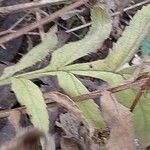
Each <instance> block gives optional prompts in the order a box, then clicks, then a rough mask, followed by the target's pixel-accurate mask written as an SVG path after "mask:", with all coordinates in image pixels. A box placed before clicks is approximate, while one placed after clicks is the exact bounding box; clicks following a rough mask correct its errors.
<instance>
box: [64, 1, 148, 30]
mask: <svg viewBox="0 0 150 150" xmlns="http://www.w3.org/2000/svg"><path fill="white" fill-rule="evenodd" d="M148 3H150V0H145V1H143V2H140V3H137V4H135V5H132V6H130V7H127V8H124V9H123V12H126V11H128V10H131V9H134V8H136V7H139V6H142V5H145V4H148ZM121 13H122V12H120V11H118V12H115V13H113V14H112V15H111V16H112V17H113V16H116V15H119V14H121ZM90 25H91V22H89V23H86V24H84V25H81V26H78V27H75V28H72V29H70V30H67V31H66V32H67V33H69V32H73V31H77V30H80V29H83V28H85V27H88V26H90Z"/></svg>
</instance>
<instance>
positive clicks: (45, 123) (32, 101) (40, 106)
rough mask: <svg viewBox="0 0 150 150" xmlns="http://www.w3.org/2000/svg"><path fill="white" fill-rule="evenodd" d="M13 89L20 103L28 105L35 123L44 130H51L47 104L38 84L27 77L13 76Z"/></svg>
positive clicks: (32, 120)
mask: <svg viewBox="0 0 150 150" xmlns="http://www.w3.org/2000/svg"><path fill="white" fill-rule="evenodd" d="M11 81H12V90H13V91H14V92H15V94H16V97H17V99H18V101H19V103H20V104H21V105H23V106H26V108H27V113H28V114H29V116H30V119H31V122H32V123H33V125H34V126H35V127H37V128H39V129H41V130H43V131H46V132H48V130H49V119H48V112H47V109H46V104H45V101H44V98H43V96H42V93H41V91H40V89H39V88H38V86H36V85H35V84H34V83H32V82H31V81H30V80H27V79H21V78H19V79H17V78H12V80H11Z"/></svg>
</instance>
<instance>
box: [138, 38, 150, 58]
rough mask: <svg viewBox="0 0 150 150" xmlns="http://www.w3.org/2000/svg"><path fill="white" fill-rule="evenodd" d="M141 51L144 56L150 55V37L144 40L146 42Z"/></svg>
mask: <svg viewBox="0 0 150 150" xmlns="http://www.w3.org/2000/svg"><path fill="white" fill-rule="evenodd" d="M140 51H141V52H142V55H144V56H145V55H150V37H148V38H147V39H145V40H144V42H143V43H142V44H141V47H140Z"/></svg>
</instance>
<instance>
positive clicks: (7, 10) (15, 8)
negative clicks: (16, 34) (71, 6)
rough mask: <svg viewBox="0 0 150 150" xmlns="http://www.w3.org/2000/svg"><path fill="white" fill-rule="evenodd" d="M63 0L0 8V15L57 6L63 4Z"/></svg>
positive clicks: (45, 0) (41, 0) (48, 0)
mask: <svg viewBox="0 0 150 150" xmlns="http://www.w3.org/2000/svg"><path fill="white" fill-rule="evenodd" d="M64 1H65V0H40V1H39V0H38V1H35V2H29V3H22V4H16V5H11V6H6V7H0V13H3V14H4V13H12V12H14V11H20V10H21V11H24V10H26V9H31V8H35V7H42V6H45V5H48V4H57V3H60V2H64Z"/></svg>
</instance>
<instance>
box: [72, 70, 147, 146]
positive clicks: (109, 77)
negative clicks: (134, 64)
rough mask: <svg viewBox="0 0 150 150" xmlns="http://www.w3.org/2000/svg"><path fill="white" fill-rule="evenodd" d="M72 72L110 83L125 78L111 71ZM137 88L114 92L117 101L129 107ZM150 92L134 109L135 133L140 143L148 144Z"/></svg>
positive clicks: (118, 81) (118, 82) (116, 83)
mask: <svg viewBox="0 0 150 150" xmlns="http://www.w3.org/2000/svg"><path fill="white" fill-rule="evenodd" d="M72 73H74V74H78V75H84V76H89V77H94V78H97V79H102V80H104V81H106V82H108V83H109V84H110V85H113V86H114V85H118V84H120V83H123V82H125V79H124V78H123V77H122V76H121V75H119V74H115V73H112V72H106V71H105V72H102V71H73V72H72ZM136 93H137V89H136V90H135V89H128V90H124V91H121V92H118V93H116V94H115V95H116V97H117V99H118V101H119V102H121V103H122V104H123V105H124V106H127V107H129V108H130V106H131V104H132V102H133V100H134V98H135V96H136ZM149 114H150V92H149V91H148V93H146V94H145V95H144V96H143V97H142V98H140V101H139V103H138V104H137V106H136V108H135V110H134V126H135V131H136V135H137V136H138V138H139V139H140V141H141V142H142V143H144V144H145V143H149V144H150V134H149V133H150V117H149Z"/></svg>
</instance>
